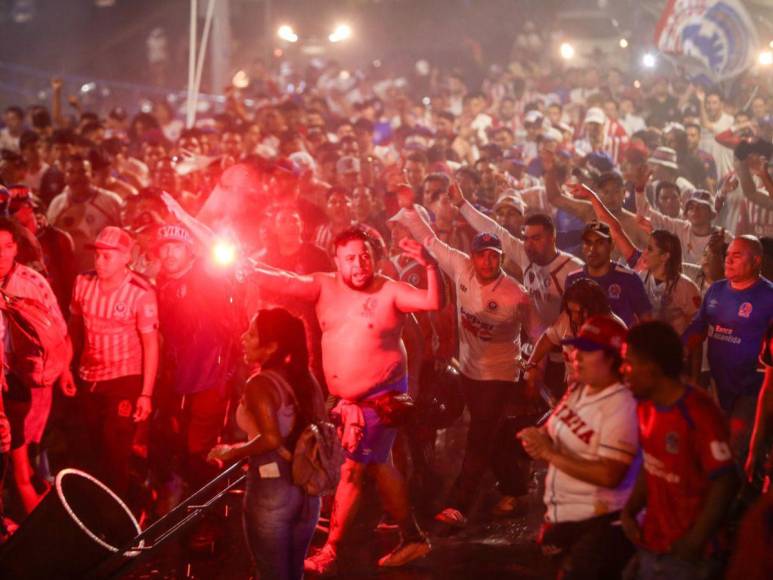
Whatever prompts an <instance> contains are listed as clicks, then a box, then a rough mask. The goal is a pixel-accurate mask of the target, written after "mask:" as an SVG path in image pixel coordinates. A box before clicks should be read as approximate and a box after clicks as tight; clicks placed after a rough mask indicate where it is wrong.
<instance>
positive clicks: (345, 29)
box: [327, 24, 352, 43]
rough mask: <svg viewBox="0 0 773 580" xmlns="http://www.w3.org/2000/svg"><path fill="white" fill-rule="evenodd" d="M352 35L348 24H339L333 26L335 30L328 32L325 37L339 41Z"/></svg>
mask: <svg viewBox="0 0 773 580" xmlns="http://www.w3.org/2000/svg"><path fill="white" fill-rule="evenodd" d="M351 37H352V27H351V26H349V25H348V24H339V25H338V26H336V27H335V30H333V32H331V33H330V36H328V37H327V39H328V40H329V41H330V42H332V43H336V42H341V41H343V40H349V39H350V38H351Z"/></svg>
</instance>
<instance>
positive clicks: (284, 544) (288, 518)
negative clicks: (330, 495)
mask: <svg viewBox="0 0 773 580" xmlns="http://www.w3.org/2000/svg"><path fill="white" fill-rule="evenodd" d="M272 463H273V464H275V465H276V466H277V467H278V471H279V477H261V475H260V472H259V469H260V467H261V466H263V468H264V472H268V471H273V467H272V466H271V464H272ZM267 466H268V467H267ZM319 506H320V500H319V498H318V497H312V496H308V495H306V494H305V493H304V492H303V490H301V488H299V487H297V486H296V485H293V482H292V475H291V465H290V463H288V462H287V461H285V460H283V459H281V458H280V457H279V456H278V455H277V454H276V453H275V452H270V453H266V454H263V455H260V456H258V457H253V458H251V460H250V470H249V472H248V475H247V493H246V494H245V496H244V535H245V537H246V539H247V544H248V546H249V548H250V551H251V552H252V557H253V559H254V561H255V566H256V569H257V574H258V576H259V577H260V578H261V579H262V580H275V579H276V580H295V579H298V578H302V577H303V560H304V558H305V557H306V551H307V550H308V549H309V544H310V543H311V538H312V536H313V534H314V529H315V528H316V525H317V520H318V519H319Z"/></svg>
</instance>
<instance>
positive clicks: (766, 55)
mask: <svg viewBox="0 0 773 580" xmlns="http://www.w3.org/2000/svg"><path fill="white" fill-rule="evenodd" d="M757 64H759V65H760V66H770V65H772V64H773V50H763V51H761V52H760V55H759V56H758V57H757Z"/></svg>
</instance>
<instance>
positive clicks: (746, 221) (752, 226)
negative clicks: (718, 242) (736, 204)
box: [736, 192, 773, 238]
mask: <svg viewBox="0 0 773 580" xmlns="http://www.w3.org/2000/svg"><path fill="white" fill-rule="evenodd" d="M765 193H766V192H765ZM766 195H767V193H766ZM736 234H738V235H741V234H752V235H754V236H757V237H758V238H764V237H773V210H769V209H767V208H764V207H762V206H761V205H758V204H756V203H754V202H752V201H750V200H748V199H744V200H743V201H742V202H741V211H740V212H739V216H738V226H737V227H736Z"/></svg>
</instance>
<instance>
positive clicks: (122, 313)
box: [113, 302, 129, 318]
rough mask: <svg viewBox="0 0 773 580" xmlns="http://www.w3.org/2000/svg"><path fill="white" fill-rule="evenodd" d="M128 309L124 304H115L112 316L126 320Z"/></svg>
mask: <svg viewBox="0 0 773 580" xmlns="http://www.w3.org/2000/svg"><path fill="white" fill-rule="evenodd" d="M128 311H129V307H128V306H127V305H126V303H125V302H117V303H116V305H115V306H114V307H113V314H114V315H115V317H116V318H126V316H127V315H128Z"/></svg>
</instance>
